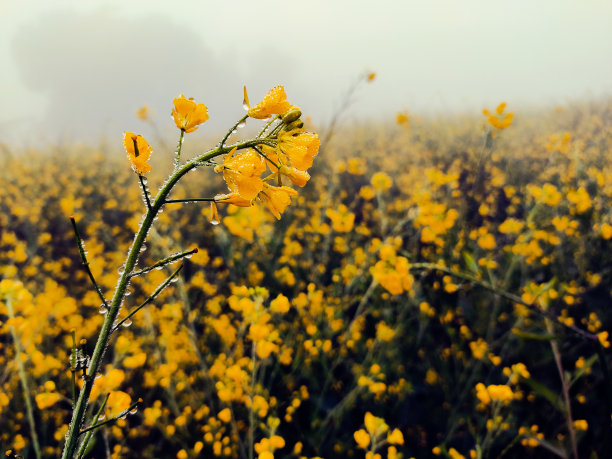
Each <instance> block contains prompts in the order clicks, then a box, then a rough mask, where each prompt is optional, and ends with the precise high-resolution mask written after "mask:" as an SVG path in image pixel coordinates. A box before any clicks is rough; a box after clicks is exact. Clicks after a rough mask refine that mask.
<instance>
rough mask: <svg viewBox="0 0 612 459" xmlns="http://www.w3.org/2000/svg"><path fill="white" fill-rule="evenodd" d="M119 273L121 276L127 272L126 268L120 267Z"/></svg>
mask: <svg viewBox="0 0 612 459" xmlns="http://www.w3.org/2000/svg"><path fill="white" fill-rule="evenodd" d="M117 272H118V273H119V275H121V274H123V273H124V272H125V266H120V267H119V269H118V270H117Z"/></svg>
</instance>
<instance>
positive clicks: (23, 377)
mask: <svg viewBox="0 0 612 459" xmlns="http://www.w3.org/2000/svg"><path fill="white" fill-rule="evenodd" d="M6 307H7V308H8V315H9V318H11V319H14V318H15V313H14V311H13V301H12V298H11V297H10V296H9V297H8V298H7V299H6ZM11 322H12V321H11ZM9 328H10V329H11V336H12V338H13V343H15V353H16V354H17V355H16V360H17V366H18V367H19V380H20V381H21V388H22V389H23V398H24V399H25V403H26V411H27V415H28V423H29V424H30V435H32V446H34V454H35V455H36V458H37V459H40V458H41V457H42V456H41V454H40V444H39V443H38V434H37V433H36V423H35V422H34V408H33V406H32V397H31V395H30V388H29V387H28V378H27V375H26V371H25V366H24V365H23V361H22V360H21V354H22V353H23V349H22V348H21V340H20V338H19V336H17V331H16V330H15V327H14V326H13V325H11V326H10V327H9Z"/></svg>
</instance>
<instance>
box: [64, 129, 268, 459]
mask: <svg viewBox="0 0 612 459" xmlns="http://www.w3.org/2000/svg"><path fill="white" fill-rule="evenodd" d="M181 140H182V135H181ZM266 142H268V141H267V140H265V139H254V140H248V141H246V142H242V143H239V144H236V145H233V146H228V147H221V146H218V147H216V148H213V149H212V150H209V151H208V152H206V153H203V154H201V155H200V156H197V157H196V158H194V159H192V160H191V161H188V162H187V163H185V164H184V165H183V166H181V167H178V168H177V169H176V170H175V171H174V172H173V173H172V175H171V176H170V177H169V179H168V180H167V181H166V182H165V183H164V184H163V185H162V187H161V188H160V189H159V191H158V193H157V195H156V196H155V199H154V201H153V203H152V204H151V208H150V209H147V211H146V213H145V216H144V219H143V220H142V223H141V224H140V228H138V232H137V233H136V236H135V238H134V241H133V242H132V246H131V247H130V249H129V251H128V254H127V258H126V262H125V270H124V271H123V273H122V274H121V277H120V278H119V280H118V282H117V287H116V288H115V293H114V294H113V298H112V300H111V302H110V305H109V308H108V312H107V313H106V317H105V319H104V323H103V324H102V328H101V330H100V334H99V335H98V340H97V341H96V346H95V348H94V351H93V354H92V356H91V363H90V366H89V369H88V371H87V374H86V375H85V377H84V378H83V386H82V387H81V391H80V392H79V397H78V399H77V402H76V404H75V406H74V410H73V412H72V420H71V421H70V427H69V428H68V433H67V435H66V443H65V444H64V451H63V452H62V459H69V458H72V457H74V454H75V452H76V450H77V446H78V437H79V429H80V428H81V425H82V424H83V420H84V418H85V412H86V410H87V403H88V402H89V395H90V393H91V389H92V388H93V384H94V379H95V376H96V374H97V373H98V370H99V369H100V366H101V364H102V358H103V357H104V352H105V351H106V348H107V347H108V342H109V340H110V336H111V332H112V330H113V324H114V323H115V320H116V319H117V316H118V315H119V310H120V308H121V303H122V302H123V298H124V297H125V290H126V289H127V286H128V283H129V280H130V277H131V275H132V271H133V269H134V267H135V266H136V262H137V261H138V255H139V254H140V249H141V248H142V246H143V244H144V242H145V240H146V237H147V234H148V232H149V230H150V229H151V225H152V224H153V221H154V220H155V217H156V216H157V213H158V212H159V210H160V209H161V208H162V206H163V205H164V204H165V202H166V198H167V197H168V195H169V194H170V191H171V190H172V188H173V187H174V185H176V184H177V182H178V181H179V180H180V179H181V178H182V177H183V176H184V175H185V174H187V173H188V172H189V171H191V170H192V169H194V168H196V167H197V166H198V165H199V164H200V163H201V162H204V161H208V160H211V159H212V158H215V157H217V156H219V155H223V154H225V153H228V152H229V151H230V150H232V148H234V147H235V148H237V149H239V150H240V149H243V148H251V147H253V146H256V145H259V144H265V143H266Z"/></svg>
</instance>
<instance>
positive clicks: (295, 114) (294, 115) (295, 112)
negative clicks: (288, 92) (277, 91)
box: [283, 108, 302, 124]
mask: <svg viewBox="0 0 612 459" xmlns="http://www.w3.org/2000/svg"><path fill="white" fill-rule="evenodd" d="M300 116H302V111H301V110H300V109H299V108H292V109H291V110H289V111H288V112H287V113H285V114H284V115H283V123H285V124H290V123H292V122H293V121H295V120H297V119H300Z"/></svg>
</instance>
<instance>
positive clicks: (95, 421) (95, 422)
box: [77, 392, 110, 459]
mask: <svg viewBox="0 0 612 459" xmlns="http://www.w3.org/2000/svg"><path fill="white" fill-rule="evenodd" d="M108 397H110V392H109V393H108V394H106V397H105V398H104V401H103V402H102V405H100V408H99V409H98V412H97V413H96V415H95V416H94V419H93V422H92V427H94V426H96V425H98V419H100V415H101V414H102V411H103V410H104V407H105V406H106V402H108ZM93 433H94V429H91V430H90V431H89V432H87V435H85V439H84V440H83V443H81V447H80V448H79V452H78V453H77V457H78V458H79V459H81V458H82V457H83V454H85V450H86V449H87V444H88V443H89V440H91V437H92V436H93Z"/></svg>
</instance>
